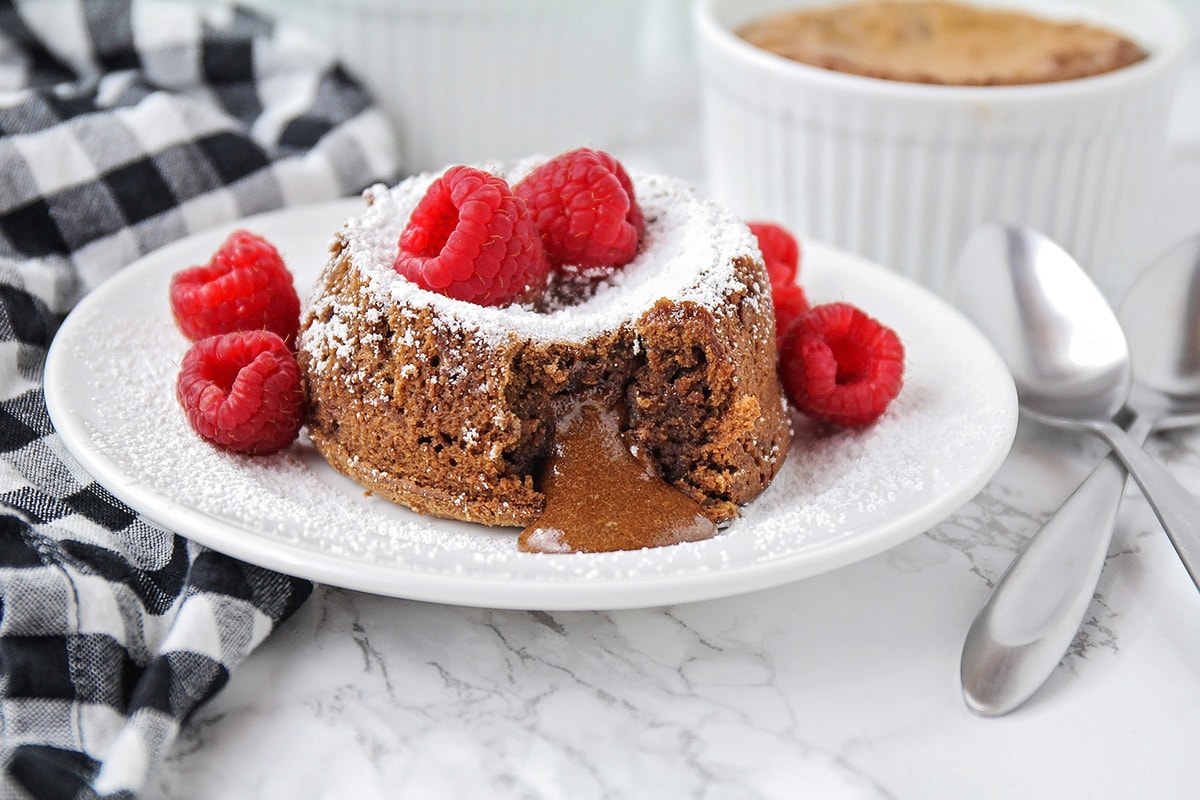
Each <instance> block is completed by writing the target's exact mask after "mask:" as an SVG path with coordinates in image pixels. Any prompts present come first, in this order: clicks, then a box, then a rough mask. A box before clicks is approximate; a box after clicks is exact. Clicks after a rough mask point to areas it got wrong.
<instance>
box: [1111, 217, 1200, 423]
mask: <svg viewBox="0 0 1200 800" xmlns="http://www.w3.org/2000/svg"><path fill="white" fill-rule="evenodd" d="M1117 316H1118V319H1119V321H1120V323H1121V326H1122V327H1123V328H1124V330H1125V336H1126V339H1127V341H1128V343H1129V349H1130V353H1131V354H1132V357H1133V363H1134V365H1135V378H1136V381H1135V383H1134V385H1133V392H1132V397H1131V405H1134V406H1136V407H1137V409H1138V411H1139V413H1140V414H1143V415H1144V414H1149V413H1154V414H1157V415H1159V416H1160V417H1162V418H1163V419H1162V420H1161V421H1160V422H1159V424H1158V426H1157V427H1158V428H1160V429H1161V428H1165V427H1180V426H1183V425H1189V424H1194V422H1195V420H1196V419H1197V418H1200V233H1197V234H1193V235H1192V236H1189V237H1187V238H1186V239H1183V240H1182V241H1180V242H1178V243H1176V244H1175V245H1173V246H1172V247H1170V248H1168V249H1167V251H1166V252H1164V253H1163V254H1162V255H1161V256H1159V257H1158V258H1157V259H1155V261H1154V263H1153V265H1152V266H1151V267H1150V268H1149V269H1148V270H1146V272H1144V273H1143V274H1142V275H1141V277H1139V278H1138V280H1137V281H1136V282H1135V283H1134V285H1133V286H1132V287H1131V288H1130V290H1129V292H1128V294H1126V296H1125V299H1124V300H1123V301H1122V302H1121V307H1120V310H1119V311H1118V315H1117Z"/></svg>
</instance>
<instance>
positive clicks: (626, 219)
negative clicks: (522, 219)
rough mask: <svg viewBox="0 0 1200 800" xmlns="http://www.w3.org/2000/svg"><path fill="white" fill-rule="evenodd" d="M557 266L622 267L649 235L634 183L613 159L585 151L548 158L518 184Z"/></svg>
mask: <svg viewBox="0 0 1200 800" xmlns="http://www.w3.org/2000/svg"><path fill="white" fill-rule="evenodd" d="M515 191H516V193H517V195H518V196H519V197H522V198H524V200H525V202H526V203H527V204H528V205H529V211H530V213H532V214H533V219H534V222H535V223H536V224H537V229H538V232H539V233H540V234H541V236H542V244H543V245H544V246H545V248H546V254H547V255H548V256H550V260H551V261H553V262H554V263H555V264H570V265H575V266H579V267H619V266H622V265H624V264H628V263H629V262H630V261H632V260H633V257H634V256H635V255H637V249H638V242H639V241H640V240H641V238H642V234H643V233H645V230H646V221H645V218H644V217H643V216H642V209H641V207H640V206H639V205H638V202H637V198H636V197H635V196H634V193H633V182H632V181H630V180H629V175H628V174H626V172H625V168H624V167H622V166H621V164H620V162H618V161H617V160H616V159H615V158H613V157H612V156H611V155H609V154H608V153H605V152H603V151H600V150H591V149H588V148H586V147H581V148H579V149H577V150H571V151H569V152H567V153H563V154H562V155H560V156H556V157H555V158H552V159H550V160H549V161H547V162H546V163H545V164H542V165H541V166H539V167H537V168H536V169H534V170H533V172H530V173H529V174H528V175H526V176H525V178H524V180H522V181H521V182H520V183H518V184H517V186H516V188H515Z"/></svg>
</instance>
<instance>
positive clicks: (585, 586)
mask: <svg viewBox="0 0 1200 800" xmlns="http://www.w3.org/2000/svg"><path fill="white" fill-rule="evenodd" d="M361 208H362V200H361V199H359V198H345V199H340V200H334V201H327V202H323V203H314V204H307V205H302V206H294V207H291V208H285V209H279V210H276V211H270V212H266V213H263V214H256V215H253V216H250V217H245V218H241V219H237V220H233V221H229V222H227V223H223V224H221V225H217V226H214V227H212V228H209V229H206V230H204V231H200V232H197V233H195V234H192V235H190V236H187V237H184V238H182V239H179V240H177V241H175V242H172V243H170V244H168V245H165V246H164V247H162V248H159V249H157V250H155V251H152V252H150V253H147V254H145V255H143V256H141V257H139V258H138V259H135V260H134V261H132V262H130V263H129V264H128V265H126V266H125V267H124V268H123V269H121V270H120V271H119V272H117V273H116V274H115V275H113V276H112V277H111V278H109V279H108V280H106V281H104V282H103V283H101V284H100V285H99V286H97V287H95V288H94V289H92V290H91V291H90V292H89V293H88V294H87V295H85V296H84V297H83V298H82V299H81V300H80V302H79V303H78V304H76V306H75V308H73V309H72V311H71V312H70V313H69V314H68V315H67V317H66V319H64V321H63V323H62V324H61V326H60V327H59V330H58V331H57V332H56V334H55V336H54V339H53V340H52V341H51V344H50V348H49V350H48V352H47V356H46V360H45V364H44V373H43V391H44V396H45V400H46V407H47V411H48V412H49V415H50V419H51V422H52V424H53V425H54V428H55V430H56V431H57V433H58V436H59V439H60V440H61V441H62V443H63V445H64V447H65V448H66V450H67V451H68V452H70V453H71V455H72V456H73V457H74V458H75V459H76V460H77V461H78V462H79V463H80V465H81V466H82V467H83V469H84V470H85V471H86V472H87V473H88V474H89V475H90V476H91V477H92V478H93V479H94V480H96V481H97V483H99V484H100V485H102V486H104V488H105V489H107V490H108V491H109V492H111V493H112V494H113V495H114V496H115V497H117V498H118V499H120V500H121V501H122V502H124V503H126V504H127V505H129V506H130V507H131V508H133V509H134V510H135V511H137V512H139V513H140V514H142V515H143V516H145V517H146V518H147V519H148V520H150V521H152V522H154V523H155V524H157V525H159V526H161V527H162V528H164V529H165V530H167V531H172V532H175V533H177V534H179V535H181V536H183V537H184V538H186V539H190V540H192V541H195V542H197V543H198V544H201V545H204V546H206V547H209V548H211V549H213V550H214V551H217V552H221V553H224V554H226V555H229V556H231V557H234V558H238V559H240V560H243V561H246V562H248V563H251V564H255V565H257V566H260V567H263V568H266V569H271V570H275V571H278V572H282V573H285V574H288V575H292V576H295V577H299V578H304V579H307V580H312V581H315V582H318V583H323V584H326V585H331V586H340V587H343V588H347V589H352V590H356V591H364V592H369V593H373V594H380V595H385V596H391V597H398V598H407V599H412V600H420V601H428V602H438V603H446V604H452V605H465V606H475V607H486V608H497V609H526V610H528V609H537V610H613V609H623V608H644V607H652V606H662V605H672V604H676V603H688V602H696V601H700V600H709V599H719V598H724V597H730V596H733V595H738V594H743V593H746V592H749V591H756V590H759V589H767V588H772V587H776V586H779V585H783V584H786V583H791V582H793V581H798V580H803V579H805V578H808V577H812V576H814V575H818V574H822V573H825V572H829V571H832V570H835V569H838V568H840V567H843V566H847V565H849V564H851V563H855V562H857V561H860V560H864V559H866V558H869V557H871V556H874V555H878V554H879V553H882V552H884V551H886V550H889V549H891V548H892V547H895V546H896V545H898V544H900V543H902V542H904V541H907V540H909V539H911V538H915V537H916V536H918V535H920V534H921V533H923V532H925V531H927V530H929V528H931V527H933V526H934V525H936V524H937V523H939V522H941V521H943V520H944V519H946V518H948V517H949V516H951V515H952V514H953V513H954V512H955V511H956V510H957V509H959V508H961V507H962V505H964V504H965V503H967V502H969V501H970V500H971V498H973V497H975V496H976V495H977V494H978V493H979V492H980V491H981V490H982V489H983V488H984V487H985V486H986V485H987V483H988V482H989V481H990V480H991V479H992V478H993V477H994V476H995V474H996V472H997V471H999V469H1000V467H1001V465H1002V464H1003V463H1004V461H1005V459H1006V458H1007V457H1008V454H1009V452H1010V450H1011V448H1012V444H1013V442H1014V440H1015V436H1016V428H1017V419H1018V410H1017V400H1016V389H1015V387H1014V386H1013V384H1012V379H1011V375H1009V372H1008V369H1007V367H1006V366H1004V364H1003V361H1002V360H1001V358H1000V356H999V355H998V354H997V353H996V351H995V349H994V348H993V347H992V346H991V344H990V342H988V341H987V340H986V338H984V336H983V334H981V333H979V332H978V330H977V329H976V328H975V326H974V325H973V324H972V323H971V322H970V321H969V320H967V319H966V317H965V316H963V315H962V314H961V312H959V311H958V310H957V309H955V308H954V307H953V306H951V305H950V304H948V303H947V302H946V301H944V300H943V299H941V298H939V297H937V296H936V295H935V294H933V293H932V292H931V291H929V290H928V289H925V288H924V287H922V286H919V285H917V284H915V283H913V282H912V281H910V280H908V279H906V278H904V277H902V276H900V275H898V274H896V273H894V272H892V271H890V270H888V269H887V268H886V267H884V266H882V265H879V264H876V263H874V262H872V261H870V260H868V259H866V258H864V257H862V256H859V255H856V254H853V253H848V252H846V251H843V250H840V249H838V248H835V247H831V246H828V245H824V244H821V243H819V242H814V241H805V243H804V247H805V252H806V254H809V255H808V256H807V257H808V258H813V257H826V256H828V257H832V258H835V259H837V260H841V261H843V262H846V263H850V264H853V265H854V269H856V270H859V271H865V272H866V273H868V274H870V276H871V277H872V279H875V280H879V281H883V282H884V283H887V282H895V285H897V286H902V287H903V289H904V290H905V291H907V292H910V293H911V292H914V291H915V292H916V293H917V294H918V296H921V297H922V300H923V301H925V302H928V303H930V304H931V305H933V306H934V307H938V308H939V310H940V311H941V312H943V313H946V314H948V315H950V316H953V317H957V320H958V322H959V323H960V324H961V325H963V326H965V327H966V328H968V329H969V330H970V331H971V332H972V333H973V334H974V335H975V336H976V338H977V341H976V342H975V343H974V344H975V345H977V346H980V347H981V352H982V353H986V356H987V357H990V358H991V359H992V360H993V361H994V364H993V365H992V368H991V369H990V370H989V372H990V374H991V375H992V376H993V377H994V378H1001V377H1002V378H1003V380H1001V381H999V382H1000V383H1001V384H1003V385H1004V386H1005V387H1006V388H1007V391H1008V393H1009V394H1010V396H1009V397H1008V398H1007V401H1008V402H1007V403H1006V404H1005V405H1006V406H1007V407H1008V409H1009V413H1008V415H1007V420H1005V421H1006V422H1007V426H1006V427H1005V429H1004V430H1003V434H1004V435H1003V436H1001V437H1000V438H1001V439H1003V440H1004V441H1003V445H1002V446H1001V445H999V444H997V446H995V447H994V448H993V449H991V450H990V451H989V452H988V453H987V458H985V459H983V460H982V461H981V462H979V463H978V464H977V468H976V469H975V470H974V472H973V474H972V475H970V476H969V479H964V480H960V481H959V482H957V483H956V484H955V485H954V486H953V487H952V490H950V491H946V492H943V493H942V494H940V495H939V496H938V497H937V498H936V502H926V503H924V504H922V505H920V506H919V507H917V508H915V509H912V510H910V511H908V512H907V513H906V514H905V515H903V516H901V517H899V518H889V519H887V520H886V521H884V522H882V523H880V524H877V525H873V526H871V528H870V530H869V531H867V532H864V533H860V534H858V535H848V536H845V537H842V538H841V539H839V540H837V541H833V542H826V543H824V544H822V545H821V546H820V547H819V548H818V549H817V550H816V551H812V550H806V549H799V550H793V551H791V552H789V553H785V554H783V555H779V556H776V557H772V558H770V559H768V560H763V561H753V562H750V563H747V564H743V565H739V566H729V567H722V568H720V569H716V570H704V571H699V572H688V573H683V574H670V575H652V576H625V577H622V578H620V579H617V580H614V579H611V578H608V579H605V580H600V581H586V580H585V581H574V582H568V580H565V579H564V578H560V577H557V576H550V577H547V579H545V580H525V581H514V580H513V579H512V577H511V576H507V577H489V576H481V575H478V574H471V575H457V576H456V575H447V574H445V573H444V572H443V573H438V572H431V571H428V570H425V569H422V568H420V567H419V566H417V565H413V566H412V567H409V568H408V569H401V568H400V565H399V564H396V563H377V562H376V563H372V562H364V561H363V560H362V559H357V560H356V559H354V558H353V557H350V556H347V555H343V554H338V553H330V552H318V551H316V550H314V549H313V548H311V547H307V546H302V545H299V544H295V543H291V542H286V541H280V540H278V539H271V538H268V537H267V536H265V535H262V534H257V533H256V532H254V531H248V530H247V529H246V528H244V527H241V526H239V525H237V524H236V523H235V522H231V521H229V520H223V519H221V518H219V517H216V516H214V515H211V514H209V513H207V512H205V511H203V510H197V509H192V508H188V507H185V506H180V505H178V504H176V503H173V502H172V501H171V500H170V499H169V498H167V497H163V496H161V495H158V494H156V493H155V492H153V491H152V490H149V489H147V488H145V487H144V486H141V485H139V482H138V481H137V480H136V479H135V478H130V477H129V476H126V475H125V474H124V472H123V471H122V470H121V469H119V468H118V466H117V465H116V464H115V463H114V462H113V461H112V460H111V459H109V458H108V457H107V456H106V455H105V454H104V453H103V452H102V451H101V449H100V448H98V447H95V446H90V447H89V444H92V442H91V437H90V436H89V435H88V432H87V430H86V426H85V424H84V421H83V419H82V418H81V417H79V416H78V415H76V414H75V412H74V411H73V409H72V398H71V397H69V393H68V392H65V391H58V389H57V386H59V385H62V384H61V383H59V382H58V381H57V380H56V379H57V377H58V376H59V375H60V374H62V371H63V370H64V369H65V367H66V366H67V365H68V364H69V363H70V360H69V356H67V355H65V351H66V350H67V347H68V343H69V342H70V341H71V336H72V335H73V334H75V325H76V324H77V323H73V322H72V320H73V319H74V320H78V319H81V318H83V317H84V316H85V315H87V313H88V311H89V310H90V309H91V307H92V306H93V305H96V304H101V303H103V302H104V301H105V299H106V298H108V297H109V295H111V294H115V293H118V292H119V290H120V289H121V288H123V287H124V286H125V284H127V283H132V282H136V280H137V277H138V274H139V270H145V269H147V268H148V266H149V265H153V264H154V263H156V262H158V261H161V260H162V259H165V258H168V257H169V256H170V255H171V253H172V252H174V251H175V250H179V251H189V250H192V249H194V248H196V247H197V246H199V243H200V242H203V241H206V240H212V241H214V242H219V241H220V240H221V239H222V238H223V237H224V236H225V235H227V234H228V232H229V231H231V230H234V229H236V228H240V227H252V226H254V225H263V224H266V225H274V224H277V223H279V222H285V221H288V220H293V221H294V220H296V219H302V218H304V217H305V216H306V215H313V216H314V217H316V218H319V219H323V220H324V221H325V222H328V223H329V224H328V230H329V231H330V236H331V237H332V232H333V231H334V230H335V228H336V224H337V222H336V220H334V221H333V222H330V220H331V219H334V218H335V217H336V218H342V219H344V218H345V217H348V216H350V215H352V214H353V213H354V212H355V211H356V210H358V209H361ZM813 254H818V255H813ZM164 304H165V300H164ZM64 331H65V332H66V333H67V335H66V336H64V335H63V333H64ZM222 529H223V530H224V531H225V532H224V533H223V534H219V533H218V531H219V530H222ZM231 531H232V535H229V532H231ZM247 534H249V535H247ZM581 556H582V557H587V554H572V555H567V556H563V555H543V554H538V555H536V556H533V557H538V558H556V559H557V558H563V557H567V558H576V557H581ZM797 562H799V563H797ZM398 584H399V585H398ZM568 585H569V586H570V591H569V592H564V588H565V587H566V586H568ZM651 586H652V587H653V591H649V588H650V587H651Z"/></svg>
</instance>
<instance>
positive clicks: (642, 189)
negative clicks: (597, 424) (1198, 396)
mask: <svg viewBox="0 0 1200 800" xmlns="http://www.w3.org/2000/svg"><path fill="white" fill-rule="evenodd" d="M532 166H533V164H518V165H515V166H514V167H512V168H511V169H508V170H504V169H501V168H499V167H498V166H492V167H491V170H490V171H492V172H494V173H496V174H499V175H501V176H502V177H504V178H506V179H507V180H508V181H509V182H510V183H514V184H515V183H516V182H517V181H518V180H519V179H520V177H521V176H522V175H523V174H524V173H525V172H527V171H528V169H529V168H531V167H532ZM436 177H437V176H435V175H421V176H416V177H413V178H410V179H408V180H406V181H404V182H402V183H401V184H400V185H398V186H396V187H394V188H391V189H386V188H384V187H375V188H373V189H371V190H369V191H368V193H367V200H368V208H367V210H366V211H365V213H363V214H362V215H361V216H360V217H358V218H356V219H352V220H350V221H348V222H347V223H346V224H345V226H344V227H343V228H342V229H341V230H340V231H339V232H338V233H337V235H336V237H335V241H334V244H333V247H332V251H331V258H330V261H329V263H328V265H327V266H326V268H325V270H324V271H323V273H322V275H321V277H320V278H319V280H318V282H317V286H316V288H315V289H314V293H313V295H312V297H311V298H310V301H309V303H308V310H307V311H306V313H305V317H304V320H303V322H302V325H301V336H300V347H299V352H298V359H299V363H300V367H301V372H302V375H303V377H304V381H305V384H306V387H305V388H306V393H307V397H308V404H309V407H308V413H307V420H306V421H307V424H308V430H309V435H310V437H311V439H312V441H313V443H314V445H315V446H316V448H317V449H318V451H319V452H320V453H321V454H322V455H323V456H324V457H325V459H326V460H327V461H328V462H329V463H330V464H331V465H332V466H333V467H334V468H335V469H337V470H338V471H340V472H343V473H344V474H346V475H348V476H350V477H351V478H353V479H354V480H356V481H357V482H358V483H360V484H361V485H362V486H364V487H365V488H367V489H369V490H370V491H372V492H375V493H376V494H379V495H381V496H383V497H385V498H387V499H389V500H391V501H394V502H397V503H400V504H402V505H405V506H408V507H410V508H412V509H414V510H415V511H418V512H421V513H427V514H433V515H436V516H440V517H447V518H452V519H461V520H467V521H471V522H479V523H483V524H487V525H511V526H526V525H529V524H530V523H532V522H534V521H535V520H536V519H537V517H538V516H539V514H540V513H541V511H542V509H543V507H544V504H545V496H544V495H543V493H542V491H541V487H540V486H539V478H538V471H539V468H540V467H541V465H542V464H543V463H544V462H545V461H546V458H547V456H548V455H549V453H550V449H551V447H552V442H553V437H554V433H555V411H554V409H555V408H556V407H561V403H559V402H558V401H559V400H561V398H563V397H564V396H568V395H584V394H592V395H596V396H601V395H602V396H606V397H613V398H616V404H617V405H618V406H619V408H618V413H619V414H620V416H621V417H623V423H622V427H623V429H624V436H625V440H626V443H627V444H628V445H629V446H630V449H631V450H632V451H633V452H635V453H636V454H638V455H639V457H641V458H644V459H646V460H647V461H649V462H650V463H651V464H652V465H653V467H654V469H655V470H656V471H657V472H658V474H659V475H660V476H661V477H662V478H663V479H664V480H665V481H667V482H668V483H669V484H671V485H672V486H674V487H675V488H677V489H678V490H680V491H681V492H682V493H684V494H685V495H687V496H688V497H690V498H692V499H693V500H695V501H696V502H697V503H698V504H699V505H700V507H701V509H702V510H703V513H704V515H705V516H707V517H708V518H709V519H711V520H713V521H723V520H728V519H731V518H733V517H735V516H736V515H737V509H738V506H739V505H741V504H743V503H746V502H748V501H750V500H752V499H753V498H754V497H756V496H757V495H758V494H759V493H760V492H762V490H763V489H765V488H766V486H767V485H768V484H769V483H770V481H771V479H772V478H773V477H774V475H775V473H776V472H777V471H778V469H779V468H780V466H781V465H782V462H783V460H784V457H785V455H786V453H787V449H788V444H789V441H790V436H791V433H790V427H789V417H788V412H787V408H786V405H785V402H784V400H783V398H782V391H781V389H780V385H779V380H778V377H777V375H776V351H775V327H774V315H773V309H772V304H771V298H770V284H769V281H768V278H767V275H766V272H765V269H764V266H763V263H762V260H761V258H760V255H759V252H758V248H757V246H756V244H755V240H754V238H753V236H752V234H751V233H750V231H749V229H748V228H747V227H746V225H745V224H743V223H742V222H740V221H738V220H737V219H735V218H734V217H733V216H732V215H730V214H729V213H728V212H726V211H724V210H722V209H720V208H719V207H717V206H715V205H714V204H712V203H710V202H708V201H707V200H704V199H703V198H701V197H699V196H698V195H697V194H696V193H694V192H693V191H692V190H691V189H690V188H689V187H688V186H687V185H686V184H684V183H682V182H680V181H677V180H675V179H671V178H666V177H662V176H655V175H647V174H637V173H634V174H633V175H632V179H633V185H634V188H635V189H636V192H637V199H638V201H639V202H640V205H641V210H642V212H643V214H644V218H645V232H644V236H643V237H642V241H641V244H640V248H639V250H638V254H637V256H636V257H635V258H634V260H633V261H632V262H630V263H629V264H627V265H625V266H624V267H622V268H621V269H620V270H618V271H616V272H614V273H612V274H611V275H610V276H608V277H604V278H597V279H595V281H594V283H588V282H587V281H585V280H584V279H583V278H586V274H584V275H583V276H582V277H580V278H579V280H577V281H575V282H569V281H565V282H562V284H561V285H559V286H557V287H554V286H552V287H551V289H550V296H551V297H553V298H556V299H555V300H553V301H550V302H542V303H540V304H538V307H536V308H535V307H533V306H532V305H511V306H508V307H503V308H495V307H484V306H479V305H475V304H472V303H468V302H465V301H462V300H456V299H453V298H450V297H445V296H442V295H440V294H437V293H434V292H431V291H428V290H425V289H421V288H419V287H418V286H417V285H416V284H414V283H411V282H409V281H408V280H406V279H405V278H403V277H401V276H400V275H398V274H397V273H396V271H395V270H394V269H393V262H394V261H395V259H396V252H397V241H398V240H399V238H400V234H401V231H402V230H403V229H404V227H405V224H406V221H407V220H408V218H409V216H410V214H411V213H412V210H413V208H414V207H415V206H416V205H417V203H418V202H419V201H420V200H421V198H422V196H423V195H424V194H425V191H426V189H427V187H428V186H429V185H430V184H431V183H432V182H433V181H434V180H435V179H436ZM584 273H586V271H584Z"/></svg>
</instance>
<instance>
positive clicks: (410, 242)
mask: <svg viewBox="0 0 1200 800" xmlns="http://www.w3.org/2000/svg"><path fill="white" fill-rule="evenodd" d="M395 269H396V272H399V273H400V274H401V275H403V276H404V277H405V278H408V279H409V280H410V281H412V282H413V283H415V284H417V285H418V286H420V287H422V288H424V289H429V290H430V291H434V292H438V293H440V294H444V295H446V296H447V297H454V298H457V299H459V300H465V301H467V302H469V303H477V304H478V305H483V306H502V305H507V304H509V303H511V302H513V301H514V300H518V299H520V298H522V297H524V296H526V295H528V294H530V293H532V292H535V291H540V290H541V289H542V288H543V287H544V286H545V283H546V276H547V275H548V274H549V272H550V265H549V262H548V261H547V260H546V255H545V252H544V251H543V250H542V243H541V241H540V240H539V238H538V235H537V230H536V229H535V228H534V225H533V218H532V217H531V216H530V215H529V211H528V210H527V209H526V207H525V202H524V201H523V200H521V199H520V198H519V197H517V196H516V195H514V194H513V191H512V189H511V188H509V185H508V184H507V183H506V182H505V181H504V179H502V178H498V177H496V176H495V175H490V174H488V173H486V172H481V171H480V170H477V169H474V168H473V167H462V166H459V167H450V168H449V169H448V170H446V172H445V173H443V174H442V176H441V177H440V178H438V179H437V180H435V181H434V182H433V183H432V184H430V186H429V189H428V191H427V192H426V193H425V196H424V197H422V198H421V201H420V202H419V203H417V207H416V208H415V209H413V213H412V216H411V217H410V218H409V220H408V225H406V226H405V228H404V231H403V232H402V233H401V234H400V254H399V255H398V256H397V257H396V262H395Z"/></svg>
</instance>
